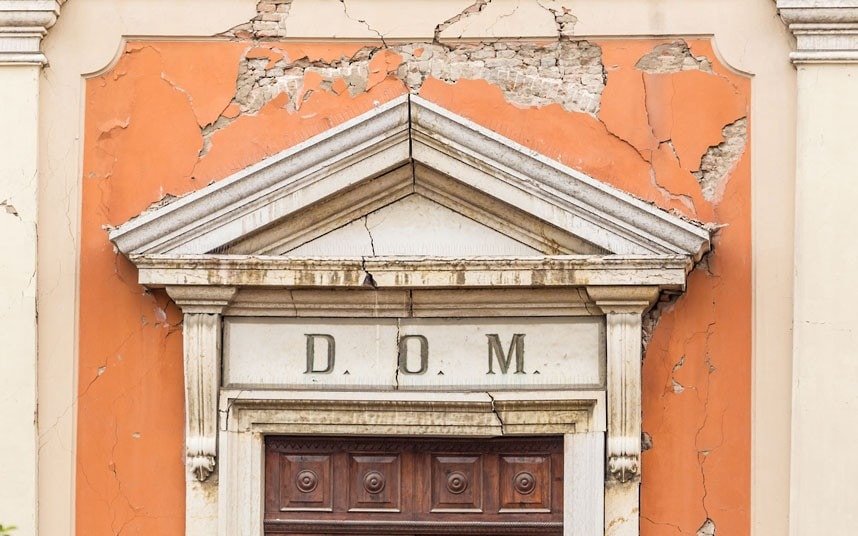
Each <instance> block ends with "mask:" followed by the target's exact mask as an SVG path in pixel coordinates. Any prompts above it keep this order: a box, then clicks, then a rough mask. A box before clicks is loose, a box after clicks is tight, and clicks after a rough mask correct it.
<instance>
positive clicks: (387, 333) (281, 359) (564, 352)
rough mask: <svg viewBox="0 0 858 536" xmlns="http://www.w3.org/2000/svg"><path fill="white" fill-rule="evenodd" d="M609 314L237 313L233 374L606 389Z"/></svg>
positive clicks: (302, 382)
mask: <svg viewBox="0 0 858 536" xmlns="http://www.w3.org/2000/svg"><path fill="white" fill-rule="evenodd" d="M604 356H605V336H604V322H603V320H602V319H601V318H599V317H557V318H462V319H455V318H442V319H414V318H408V319H395V318H393V319H335V318H326V319H306V318H302V319H291V318H245V317H228V318H226V319H225V321H224V370H223V382H224V385H225V386H228V387H253V388H266V387H270V388H314V389H318V388H349V389H351V388H385V389H391V388H392V389H417V390H419V389H445V388H446V389H468V388H491V389H528V388H531V389H532V388H543V389H549V388H564V389H569V388H580V389H597V388H602V387H603V386H604V379H605V358H604Z"/></svg>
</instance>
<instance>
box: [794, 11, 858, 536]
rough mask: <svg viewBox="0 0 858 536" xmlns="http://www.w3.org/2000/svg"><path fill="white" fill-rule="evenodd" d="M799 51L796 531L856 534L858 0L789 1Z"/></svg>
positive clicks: (799, 534)
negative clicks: (852, 448)
mask: <svg viewBox="0 0 858 536" xmlns="http://www.w3.org/2000/svg"><path fill="white" fill-rule="evenodd" d="M778 7H779V9H780V13H781V17H782V18H783V19H784V21H785V22H786V23H787V24H788V25H789V28H790V30H791V31H792V32H793V34H795V37H796V45H797V50H796V51H795V52H794V53H792V54H791V59H792V60H793V62H794V63H795V64H796V68H797V84H798V92H797V95H798V97H797V98H798V102H797V124H796V129H797V139H796V141H797V147H798V151H797V159H796V177H795V180H796V197H795V213H796V234H795V237H796V238H795V271H794V274H795V279H794V285H795V305H794V322H793V329H794V336H793V413H792V450H791V490H790V534H791V535H792V536H810V535H816V534H848V533H850V532H853V531H854V527H855V524H856V523H858V512H856V510H855V498H854V493H853V492H852V491H850V490H852V489H854V482H855V481H856V480H858V467H856V466H854V465H852V464H840V463H833V459H834V458H833V455H834V453H835V452H837V451H836V450H835V449H842V448H844V447H847V446H848V445H853V444H855V443H856V442H858V430H856V428H855V427H854V426H852V424H851V423H854V422H855V414H856V412H858V391H856V389H855V385H856V384H858V359H856V358H855V347H856V343H858V337H856V328H855V326H856V325H858V311H856V309H855V307H854V306H853V304H852V302H853V301H854V297H855V296H856V295H858V282H856V278H855V274H856V273H858V252H856V250H855V248H853V247H852V246H851V244H852V241H853V240H854V234H855V231H854V230H855V227H856V225H858V211H856V210H855V207H856V205H858V181H856V169H858V152H856V151H855V135H854V134H855V125H858V100H856V98H855V96H856V95H858V2H856V1H854V0H849V1H847V0H813V1H810V0H805V1H800V0H779V1H778Z"/></svg>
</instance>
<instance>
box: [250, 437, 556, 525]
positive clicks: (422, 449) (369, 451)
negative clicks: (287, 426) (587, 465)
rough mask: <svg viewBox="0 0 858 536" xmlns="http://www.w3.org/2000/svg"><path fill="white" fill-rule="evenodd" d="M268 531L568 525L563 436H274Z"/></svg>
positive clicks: (268, 469)
mask: <svg viewBox="0 0 858 536" xmlns="http://www.w3.org/2000/svg"><path fill="white" fill-rule="evenodd" d="M265 479H266V480H265V533H266V534H291V535H302V534H315V535H319V534H365V535H371V534H378V535H381V534H385V535H424V534H425V535H430V534H454V533H458V534H485V535H490V534H491V535H495V534H498V535H499V534H516V535H525V534H561V533H562V521H563V438H562V437H544V436H543V437H537V438H533V437H524V438H515V439H509V438H496V439H447V440H442V439H432V438H429V439H427V438H421V439H415V438H389V437H387V438H372V437H368V438H349V439H345V440H337V439H332V438H306V437H285V436H270V437H268V438H266V466H265Z"/></svg>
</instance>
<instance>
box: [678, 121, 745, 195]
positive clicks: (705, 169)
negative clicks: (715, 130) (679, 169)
mask: <svg viewBox="0 0 858 536" xmlns="http://www.w3.org/2000/svg"><path fill="white" fill-rule="evenodd" d="M721 135H722V136H723V138H724V141H723V142H721V143H719V144H718V145H713V146H711V147H709V149H707V150H706V153H705V154H704V155H703V158H701V159H700V168H699V169H698V170H697V171H692V172H691V174H692V175H694V177H695V178H696V179H697V182H698V183H700V190H701V192H702V194H703V199H705V200H706V201H709V202H715V203H717V202H719V201H720V200H721V196H722V195H723V194H724V188H725V186H726V185H727V182H728V181H729V177H730V175H731V174H732V172H733V170H734V169H735V168H736V165H737V164H738V163H739V160H740V159H741V157H742V155H743V154H744V153H745V146H746V145H747V143H748V119H747V118H745V117H742V118H740V119H738V120H736V121H734V122H732V123H730V124H729V125H725V126H724V128H722V129H721Z"/></svg>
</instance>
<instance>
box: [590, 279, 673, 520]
mask: <svg viewBox="0 0 858 536" xmlns="http://www.w3.org/2000/svg"><path fill="white" fill-rule="evenodd" d="M587 293H588V294H589V295H590V298H591V299H592V300H593V301H594V302H595V303H596V305H598V306H599V308H600V309H601V310H602V312H603V313H604V314H605V322H606V329H607V333H606V335H607V343H608V344H607V346H608V347H607V362H608V367H607V373H608V377H607V387H608V438H607V449H606V461H605V463H606V469H607V470H606V472H605V535H606V536H638V535H639V534H640V483H641V471H640V466H641V357H642V355H641V336H642V330H641V326H642V325H641V315H642V314H643V312H644V311H646V310H647V309H648V308H649V307H650V305H652V303H653V302H654V301H655V300H656V298H657V297H658V288H655V287H588V288H587Z"/></svg>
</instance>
